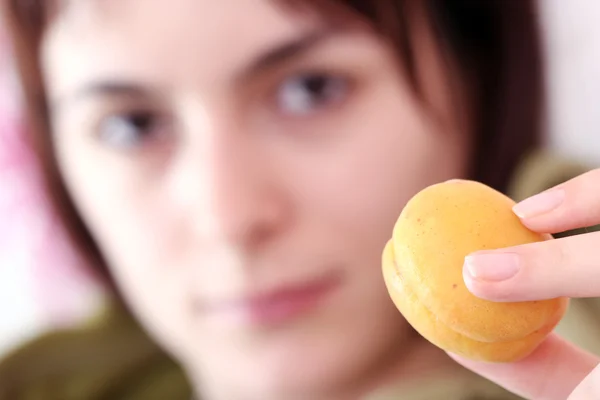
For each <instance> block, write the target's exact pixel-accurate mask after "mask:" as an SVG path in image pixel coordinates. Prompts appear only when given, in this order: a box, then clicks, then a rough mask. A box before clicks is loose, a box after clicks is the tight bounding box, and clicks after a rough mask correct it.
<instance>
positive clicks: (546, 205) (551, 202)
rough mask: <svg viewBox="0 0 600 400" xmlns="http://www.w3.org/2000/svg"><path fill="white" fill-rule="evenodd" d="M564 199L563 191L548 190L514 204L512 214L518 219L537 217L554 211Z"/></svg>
mask: <svg viewBox="0 0 600 400" xmlns="http://www.w3.org/2000/svg"><path fill="white" fill-rule="evenodd" d="M564 199H565V192H564V190H561V189H552V190H548V191H546V192H542V193H540V194H536V195H535V196H533V197H530V198H528V199H525V200H523V201H522V202H520V203H518V204H516V205H515V206H514V207H513V212H514V213H515V214H517V216H518V217H519V218H531V217H537V216H539V215H542V214H546V213H548V212H550V211H552V210H554V209H555V208H557V207H558V206H560V205H561V204H562V202H563V200H564Z"/></svg>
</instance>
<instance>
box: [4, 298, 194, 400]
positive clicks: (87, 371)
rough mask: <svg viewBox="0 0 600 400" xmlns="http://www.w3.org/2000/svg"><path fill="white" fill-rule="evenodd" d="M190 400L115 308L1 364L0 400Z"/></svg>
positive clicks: (175, 373)
mask: <svg viewBox="0 0 600 400" xmlns="http://www.w3.org/2000/svg"><path fill="white" fill-rule="evenodd" d="M190 395H191V391H190V389H189V387H188V385H187V381H186V379H185V376H184V374H183V372H182V371H181V370H180V369H179V368H178V367H177V365H176V364H175V363H174V362H172V361H171V359H170V358H169V357H168V356H167V355H166V354H164V353H163V352H162V351H161V350H160V349H159V348H158V347H157V346H156V345H155V344H154V343H153V342H152V341H151V340H150V339H149V338H148V337H147V336H146V335H145V333H144V332H143V330H142V329H141V328H140V327H139V326H138V325H137V324H136V323H135V322H134V320H133V319H132V318H131V317H130V316H129V315H128V314H127V313H126V312H125V311H124V310H123V309H121V308H119V307H111V308H109V309H108V310H107V312H106V313H105V314H104V316H103V318H102V319H101V320H98V321H97V322H96V323H94V324H93V325H89V326H85V327H82V328H78V329H72V330H65V331H60V332H53V333H49V334H46V335H44V336H42V337H40V338H37V339H35V340H33V341H31V342H29V343H27V344H25V345H24V346H22V347H20V348H18V349H16V350H14V351H13V352H12V353H11V354H9V355H8V356H7V357H5V358H4V359H3V360H2V362H0V400H5V399H6V400H8V399H10V400H20V399H31V398H35V399H40V400H44V399H58V398H60V399H63V400H80V399H86V400H87V399H90V400H91V399H115V400H118V399H132V400H135V399H151V398H157V399H159V398H161V399H162V398H169V399H189V397H190ZM157 396H158V397H157Z"/></svg>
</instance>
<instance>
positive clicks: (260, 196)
mask: <svg viewBox="0 0 600 400" xmlns="http://www.w3.org/2000/svg"><path fill="white" fill-rule="evenodd" d="M414 20H415V24H414V25H415V28H414V31H415V32H414V35H412V36H414V37H413V38H412V39H411V40H413V42H414V48H415V50H416V52H417V57H416V59H417V64H418V71H419V77H420V86H421V88H422V89H423V90H422V92H423V93H424V96H425V98H423V97H418V96H416V95H415V93H414V91H413V90H412V88H411V86H410V82H409V81H408V80H407V79H406V78H405V76H404V74H403V72H402V68H401V65H402V63H401V62H400V61H399V60H397V59H396V56H395V54H394V52H393V50H392V49H391V48H390V47H388V45H387V44H386V42H384V41H383V40H382V39H381V38H380V37H378V36H376V35H375V34H374V33H373V32H372V31H371V30H370V28H369V26H368V25H365V24H363V23H362V21H360V20H358V19H357V20H351V19H349V20H347V21H345V22H344V23H342V24H339V25H338V24H336V25H333V24H332V23H331V21H327V20H326V19H325V18H324V17H323V16H321V15H319V14H317V13H310V12H309V13H304V12H300V11H298V10H295V9H287V8H282V7H281V6H280V5H278V4H277V3H276V2H274V1H267V0H221V1H214V0H169V1H164V0H119V1H116V0H115V1H92V0H90V1H78V2H72V4H69V5H67V6H66V7H65V8H64V9H63V10H61V12H60V14H59V15H58V16H57V18H56V19H55V20H54V22H53V24H52V25H51V29H50V30H49V31H48V32H47V34H46V36H45V40H44V43H43V69H44V73H45V78H46V81H47V88H46V89H47V92H48V96H49V99H50V103H51V107H52V123H53V128H54V135H55V143H56V156H57V158H58V161H59V164H60V168H61V171H62V174H63V178H64V181H65V183H66V185H67V187H68V189H69V191H70V193H71V195H72V197H73V199H74V201H75V203H76V205H77V207H78V210H79V212H80V214H81V217H82V218H83V219H84V221H85V222H86V224H87V226H88V227H89V229H90V231H91V232H92V234H93V236H94V237H95V239H96V240H97V243H98V245H99V247H100V248H101V250H102V252H103V254H104V256H105V257H106V259H107V262H108V263H109V266H110V269H111V272H112V274H113V276H114V278H115V280H116V281H117V283H118V285H119V287H120V288H121V290H122V292H123V294H124V296H125V298H126V300H127V301H128V302H129V303H130V305H131V306H132V308H133V310H134V311H135V313H136V315H137V316H138V317H139V318H140V320H141V321H142V323H143V324H144V326H146V327H147V328H148V330H149V331H150V332H151V334H152V335H153V336H154V337H155V338H156V339H157V340H158V341H159V342H160V343H161V344H162V345H163V346H164V347H165V348H166V349H168V351H169V352H171V353H172V354H173V355H174V356H175V357H176V358H177V359H178V360H180V361H181V363H182V364H183V365H184V366H185V367H186V370H187V371H188V373H189V374H190V375H191V376H192V377H193V379H194V381H195V382H196V383H198V386H199V387H201V388H202V390H204V391H205V393H206V394H207V395H209V396H210V395H214V398H238V397H242V398H244V399H248V398H256V399H269V398H293V396H296V395H297V396H300V397H302V396H306V397H305V398H317V397H316V393H334V390H335V388H336V387H338V386H339V387H346V388H348V387H350V386H351V385H350V383H351V382H358V381H360V379H361V377H363V376H366V375H367V374H368V373H369V372H372V371H374V370H376V369H377V368H382V366H384V365H388V364H394V363H396V362H399V361H400V360H402V359H403V355H404V354H408V352H409V351H410V348H411V340H412V339H411V337H412V334H411V333H410V332H411V331H410V330H409V328H408V326H407V325H406V323H405V322H404V320H403V319H402V317H401V315H400V314H399V313H398V312H397V311H396V310H395V309H394V308H393V306H392V304H391V301H390V300H389V298H388V295H387V293H386V290H385V288H384V283H383V280H382V276H381V270H380V257H381V252H382V249H383V245H384V244H385V242H386V240H387V239H388V238H389V236H390V234H391V230H392V227H393V224H394V222H395V220H396V218H397V216H398V214H399V213H400V211H401V209H402V207H403V205H404V204H405V202H406V201H407V199H408V198H409V197H410V196H412V195H413V194H414V193H415V192H416V191H418V190H419V189H421V188H423V187H424V186H426V185H429V184H432V183H434V182H438V181H441V180H445V179H449V178H453V177H458V176H462V175H463V174H464V169H465V164H466V162H465V160H466V158H467V152H468V145H467V143H468V137H467V135H464V134H463V132H465V131H466V127H465V126H464V125H463V124H462V122H461V118H460V117H459V116H460V112H459V110H457V109H456V108H455V107H452V105H453V104H456V103H457V93H458V92H457V91H453V90H451V88H450V84H449V82H450V81H451V74H450V72H449V68H447V64H445V63H443V62H442V61H441V60H440V57H439V52H438V51H437V50H436V47H435V45H434V41H432V40H431V36H430V35H429V34H428V32H429V30H428V28H427V26H426V24H424V23H423V21H422V20H421V19H419V18H414ZM328 391H329V392H328ZM310 396H315V397H310ZM207 398H211V397H207ZM330 398H333V397H330Z"/></svg>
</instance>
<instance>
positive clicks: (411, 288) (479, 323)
mask: <svg viewBox="0 0 600 400" xmlns="http://www.w3.org/2000/svg"><path fill="white" fill-rule="evenodd" d="M514 204H515V203H514V201H513V200H511V199H510V198H509V197H507V196H505V195H504V194H502V193H500V192H498V191H496V190H494V189H492V188H490V187H488V186H486V185H484V184H482V183H479V182H474V181H468V180H452V181H448V182H444V183H439V184H435V185H432V186H429V187H427V188H425V189H424V190H422V191H421V192H419V193H417V194H416V195H415V196H414V197H413V198H412V199H411V200H410V201H409V202H408V203H407V205H406V207H405V208H404V209H403V210H402V213H401V214H400V217H399V218H398V221H397V222H396V224H395V226H394V229H393V233H392V238H391V239H390V240H389V242H388V243H387V245H386V246H385V249H384V251H383V256H382V259H383V260H382V264H383V266H382V269H383V276H384V280H385V284H386V286H387V289H388V292H389V294H390V297H391V299H392V301H393V302H394V304H395V305H396V307H397V308H398V310H399V311H400V313H402V315H403V316H404V317H405V318H406V320H407V321H408V323H409V324H410V325H412V326H413V328H414V329H415V330H416V331H417V332H419V333H420V334H421V336H423V337H424V338H425V339H427V340H428V341H430V342H431V343H432V344H434V345H436V346H438V347H439V348H441V349H443V350H445V351H448V352H451V353H455V354H458V355H460V356H463V357H466V358H469V359H472V360H479V361H487V362H513V361H517V360H520V359H522V358H524V357H526V356H527V355H529V354H530V353H531V352H533V350H535V348H536V347H537V346H538V345H539V344H541V342H542V341H543V340H544V339H545V338H546V337H547V335H548V334H549V333H550V332H551V331H552V330H553V329H554V328H555V327H556V325H557V324H558V323H559V322H560V320H561V318H562V317H563V316H564V314H565V312H566V310H567V307H568V299H566V298H556V299H550V300H544V301H528V302H513V303H507V302H503V303H501V302H492V301H487V300H483V299H481V298H478V297H476V296H475V295H473V294H472V293H471V292H469V290H468V289H467V287H466V285H465V283H464V281H463V275H462V270H463V264H464V260H465V257H466V256H467V255H468V254H470V253H472V252H475V251H478V250H486V249H500V248H504V247H511V246H516V245H522V244H527V243H533V242H539V241H543V240H550V239H551V236H550V235H542V234H539V233H535V232H532V231H531V230H529V229H527V228H526V227H525V226H524V225H523V224H522V223H521V221H520V220H519V219H518V217H517V216H516V215H515V214H514V213H513V212H512V206H513V205H514Z"/></svg>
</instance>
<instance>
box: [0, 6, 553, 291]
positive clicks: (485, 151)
mask: <svg viewBox="0 0 600 400" xmlns="http://www.w3.org/2000/svg"><path fill="white" fill-rule="evenodd" d="M1 1H3V2H4V4H3V5H5V6H6V7H5V9H6V10H5V12H6V15H8V20H7V22H8V26H9V28H10V30H11V33H12V35H11V37H12V42H13V44H14V46H13V49H14V51H15V56H16V58H17V63H18V69H19V71H20V74H21V78H22V83H23V87H24V89H25V90H24V94H25V100H26V106H27V112H28V114H29V120H30V122H31V131H32V132H33V133H34V134H33V135H31V139H32V140H31V145H32V146H33V147H34V149H35V150H36V151H37V153H38V154H39V160H40V162H41V165H42V168H43V171H44V173H45V176H46V179H45V183H46V185H47V190H48V193H49V194H51V195H52V200H53V201H54V203H55V206H56V209H57V211H58V212H59V213H60V215H61V217H62V218H63V220H64V222H65V224H66V226H67V227H68V228H69V231H70V232H71V233H72V239H73V240H74V242H75V243H76V244H77V245H78V247H79V248H80V250H82V252H83V253H84V254H85V255H87V256H88V258H89V260H90V262H91V263H92V265H94V264H96V265H98V266H99V268H97V271H98V272H100V273H101V276H102V277H104V278H107V279H106V281H107V282H108V283H111V280H110V279H109V276H108V273H107V270H106V268H105V266H104V263H103V258H102V256H101V254H100V252H99V250H98V248H97V246H96V244H95V242H94V240H93V238H92V237H91V235H90V233H89V231H88V230H87V229H86V227H85V226H84V224H83V222H82V220H81V219H80V218H79V216H78V214H77V212H76V210H75V207H74V205H73V204H72V202H71V199H70V197H69V195H68V193H67V191H66V189H65V187H64V185H63V183H62V180H61V178H60V174H59V173H58V168H57V165H56V162H55V160H54V157H53V151H52V140H51V135H50V131H49V123H48V122H49V118H48V110H47V107H46V103H45V95H44V90H43V82H42V78H41V74H40V70H39V69H40V68H39V44H40V41H41V37H42V35H43V32H44V29H45V26H46V25H47V22H48V20H49V19H50V5H49V3H50V0H1ZM278 1H280V2H282V1H285V2H286V3H290V4H295V5H308V6H310V7H312V8H313V9H314V10H316V11H323V12H325V11H326V10H325V9H326V8H327V6H332V7H333V8H332V9H337V10H345V11H350V12H352V13H353V14H354V15H359V16H361V17H362V18H364V19H366V20H367V21H369V22H370V23H371V25H372V26H373V28H375V29H376V30H378V31H379V32H380V33H381V34H382V35H383V36H385V37H386V39H388V40H389V41H390V42H391V43H392V44H393V45H394V47H395V49H396V51H397V53H398V58H399V59H400V61H401V62H402V64H403V65H404V66H405V69H406V71H407V73H408V75H409V78H410V77H411V76H412V78H413V79H412V81H413V82H412V83H413V86H415V82H414V81H415V79H414V65H413V56H412V55H413V51H414V49H413V47H412V44H411V40H410V35H409V32H408V28H407V27H408V26H409V23H410V18H409V16H410V10H409V8H408V7H410V6H411V5H412V6H414V4H415V2H414V0H278ZM420 4H422V5H423V7H424V9H425V11H426V12H427V14H428V17H429V19H430V21H431V22H432V26H433V28H434V33H435V35H436V37H437V40H438V41H439V43H440V44H441V47H442V48H443V50H444V51H445V52H446V54H448V55H449V56H450V57H452V59H453V60H454V61H455V62H456V63H457V65H458V67H459V70H460V71H461V73H462V76H463V77H465V78H466V79H468V80H469V82H470V83H472V84H473V87H474V91H475V93H474V97H475V99H474V103H475V109H473V110H471V116H472V118H473V120H472V121H471V123H472V125H473V126H474V132H472V136H473V138H474V158H473V160H472V164H471V176H470V178H472V179H476V180H478V181H481V182H484V183H486V184H488V185H490V186H492V187H494V188H496V189H498V190H501V191H505V190H506V188H507V185H508V182H509V179H510V178H511V176H512V174H513V172H514V170H515V167H516V166H517V165H518V163H519V162H520V160H521V159H522V158H523V157H524V156H525V155H526V154H527V153H529V152H530V151H532V150H533V149H534V148H535V147H537V146H538V145H539V141H540V132H541V122H542V118H541V112H542V109H543V107H542V106H543V104H542V100H543V83H544V79H543V68H542V61H541V60H542V57H541V43H540V40H539V37H538V35H539V32H538V21H537V17H536V15H537V14H536V5H535V1H534V0H518V1H507V0H485V1H482V0H422V2H421V3H420ZM339 7H342V8H341V9H340V8H339ZM416 89H417V90H418V88H416Z"/></svg>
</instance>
